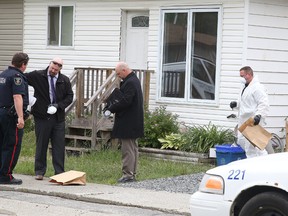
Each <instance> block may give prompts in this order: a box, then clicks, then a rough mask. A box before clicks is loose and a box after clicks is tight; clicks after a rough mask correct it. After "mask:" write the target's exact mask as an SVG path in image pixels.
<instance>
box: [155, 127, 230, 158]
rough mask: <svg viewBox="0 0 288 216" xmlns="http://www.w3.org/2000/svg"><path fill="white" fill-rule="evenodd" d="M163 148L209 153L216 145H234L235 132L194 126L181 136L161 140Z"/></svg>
mask: <svg viewBox="0 0 288 216" xmlns="http://www.w3.org/2000/svg"><path fill="white" fill-rule="evenodd" d="M159 141H160V142H161V143H163V148H170V149H179V150H181V151H187V152H196V153H208V152H209V149H210V148H212V147H214V146H215V145H216V144H224V143H232V142H233V141H234V132H233V131H232V130H230V129H224V128H221V127H217V126H215V125H213V124H211V123H209V125H204V126H201V125H194V126H192V127H187V130H186V131H185V132H183V133H182V134H181V135H180V136H179V134H170V135H167V136H166V137H165V138H164V139H160V140H159Z"/></svg>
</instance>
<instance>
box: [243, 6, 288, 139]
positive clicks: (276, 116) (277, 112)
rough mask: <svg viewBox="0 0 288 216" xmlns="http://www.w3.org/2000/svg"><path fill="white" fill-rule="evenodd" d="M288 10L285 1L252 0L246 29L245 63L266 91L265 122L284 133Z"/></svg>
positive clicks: (287, 110) (287, 102)
mask: <svg viewBox="0 0 288 216" xmlns="http://www.w3.org/2000/svg"><path fill="white" fill-rule="evenodd" d="M287 11H288V1H278V0H275V1H268V0H261V1H260V0H253V1H251V4H250V7H249V23H248V32H247V33H248V40H247V64H249V65H251V66H252V67H253V68H254V70H255V71H256V73H257V74H258V75H259V79H260V80H261V81H262V83H263V84H264V85H265V87H266V88H267V91H268V94H269V102H270V113H269V117H268V118H267V126H268V127H269V129H270V131H273V132H276V133H278V134H280V135H283V136H284V135H285V133H284V132H285V130H282V129H283V128H284V127H285V119H286V117H287V116H288V14H287ZM280 131H282V132H280Z"/></svg>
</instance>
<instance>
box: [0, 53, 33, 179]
mask: <svg viewBox="0 0 288 216" xmlns="http://www.w3.org/2000/svg"><path fill="white" fill-rule="evenodd" d="M28 61H29V57H28V55H27V54H26V53H16V54H15V55H14V56H13V58H12V61H11V63H12V66H9V67H8V69H6V70H5V71H3V72H2V73H0V184H22V180H21V179H16V178H14V177H13V175H12V171H13V169H14V168H15V166H16V164H17V161H18V158H19V154H20V150H21V143H22V137H23V132H24V131H23V128H24V114H25V110H26V108H27V106H28V104H29V96H28V83H27V79H26V77H25V76H24V74H23V73H24V71H25V70H26V67H27V64H28Z"/></svg>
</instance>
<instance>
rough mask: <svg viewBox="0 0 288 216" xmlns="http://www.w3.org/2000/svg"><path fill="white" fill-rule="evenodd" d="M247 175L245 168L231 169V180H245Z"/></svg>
mask: <svg viewBox="0 0 288 216" xmlns="http://www.w3.org/2000/svg"><path fill="white" fill-rule="evenodd" d="M244 177H245V170H230V171H229V176H228V179H229V180H243V179H244Z"/></svg>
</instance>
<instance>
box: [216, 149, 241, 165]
mask: <svg viewBox="0 0 288 216" xmlns="http://www.w3.org/2000/svg"><path fill="white" fill-rule="evenodd" d="M215 148H216V162H217V166H221V165H225V164H228V163H230V162H232V161H236V160H242V159H245V158H246V154H245V151H244V150H243V149H242V148H241V146H239V145H237V146H232V144H223V145H216V146H215Z"/></svg>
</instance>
